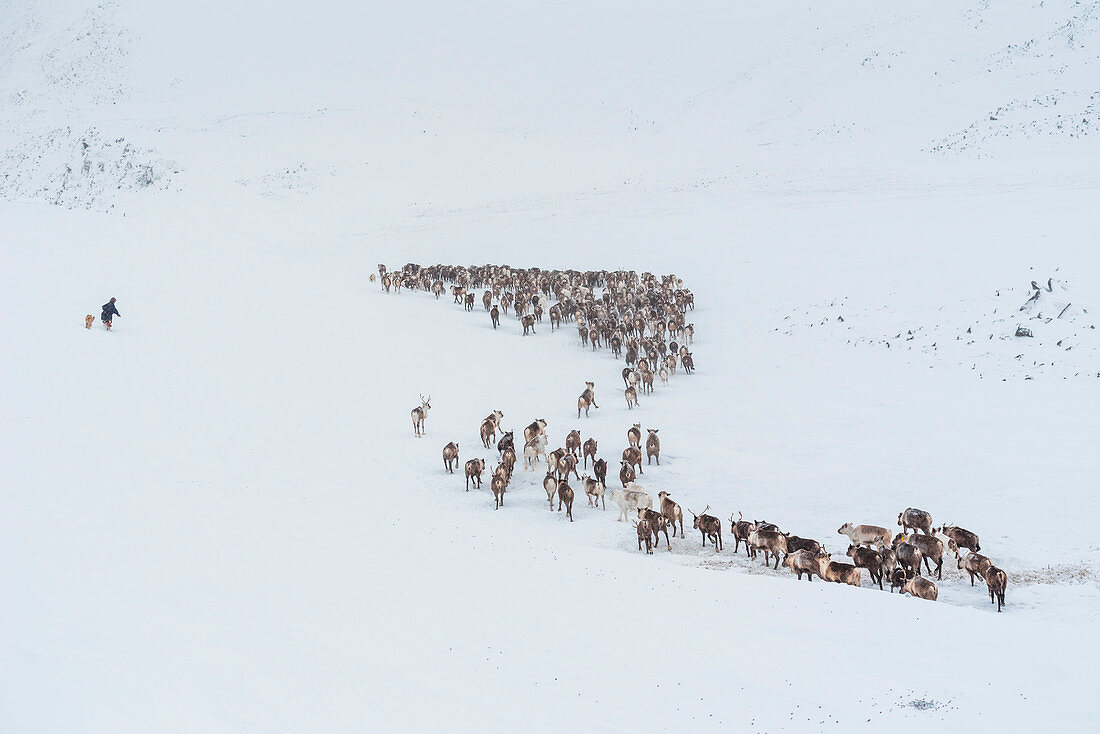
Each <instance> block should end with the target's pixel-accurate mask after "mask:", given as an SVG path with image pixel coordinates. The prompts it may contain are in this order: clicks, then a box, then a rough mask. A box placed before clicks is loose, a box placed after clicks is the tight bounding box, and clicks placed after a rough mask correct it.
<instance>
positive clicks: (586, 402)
mask: <svg viewBox="0 0 1100 734" xmlns="http://www.w3.org/2000/svg"><path fill="white" fill-rule="evenodd" d="M584 384H585V385H587V387H586V388H585V389H584V392H582V393H581V396H580V397H579V398H577V417H578V418H580V417H581V411H582V410H583V411H584V415H585V417H588V409H589V408H598V407H600V406H598V405H596V383H594V382H585V383H584Z"/></svg>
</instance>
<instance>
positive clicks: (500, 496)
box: [489, 474, 508, 510]
mask: <svg viewBox="0 0 1100 734" xmlns="http://www.w3.org/2000/svg"><path fill="white" fill-rule="evenodd" d="M489 486H490V487H492V489H493V500H494V501H495V502H496V507H494V508H493V509H494V510H499V509H500V508H501V507H504V493H505V492H506V491H507V489H508V480H507V479H505V478H504V477H502V476H500V475H499V474H494V475H493V480H492V481H491V482H489Z"/></svg>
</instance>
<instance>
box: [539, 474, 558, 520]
mask: <svg viewBox="0 0 1100 734" xmlns="http://www.w3.org/2000/svg"><path fill="white" fill-rule="evenodd" d="M542 488H543V489H544V490H546V501H547V502H549V503H550V510H551V511H553V510H554V497H555V496H556V495H557V493H558V478H557V477H556V476H554V472H552V471H547V472H546V476H545V477H543V478H542Z"/></svg>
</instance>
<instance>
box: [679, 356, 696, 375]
mask: <svg viewBox="0 0 1100 734" xmlns="http://www.w3.org/2000/svg"><path fill="white" fill-rule="evenodd" d="M680 364H681V365H683V367H684V374H687V375H690V374H691V373H692V372H694V371H695V360H694V359H693V358H692V356H691V352H688V353H687V354H685V355H684V356H682V357H680Z"/></svg>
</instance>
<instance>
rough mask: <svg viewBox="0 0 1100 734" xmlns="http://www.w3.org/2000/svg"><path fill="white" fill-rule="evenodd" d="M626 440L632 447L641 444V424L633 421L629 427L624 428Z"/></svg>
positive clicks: (639, 446) (637, 446)
mask: <svg viewBox="0 0 1100 734" xmlns="http://www.w3.org/2000/svg"><path fill="white" fill-rule="evenodd" d="M626 441H627V443H628V444H629V445H630V446H631V447H633V448H641V446H642V424H641V423H635V424H634V425H632V426H631V427H630V428H628V429H626Z"/></svg>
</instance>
